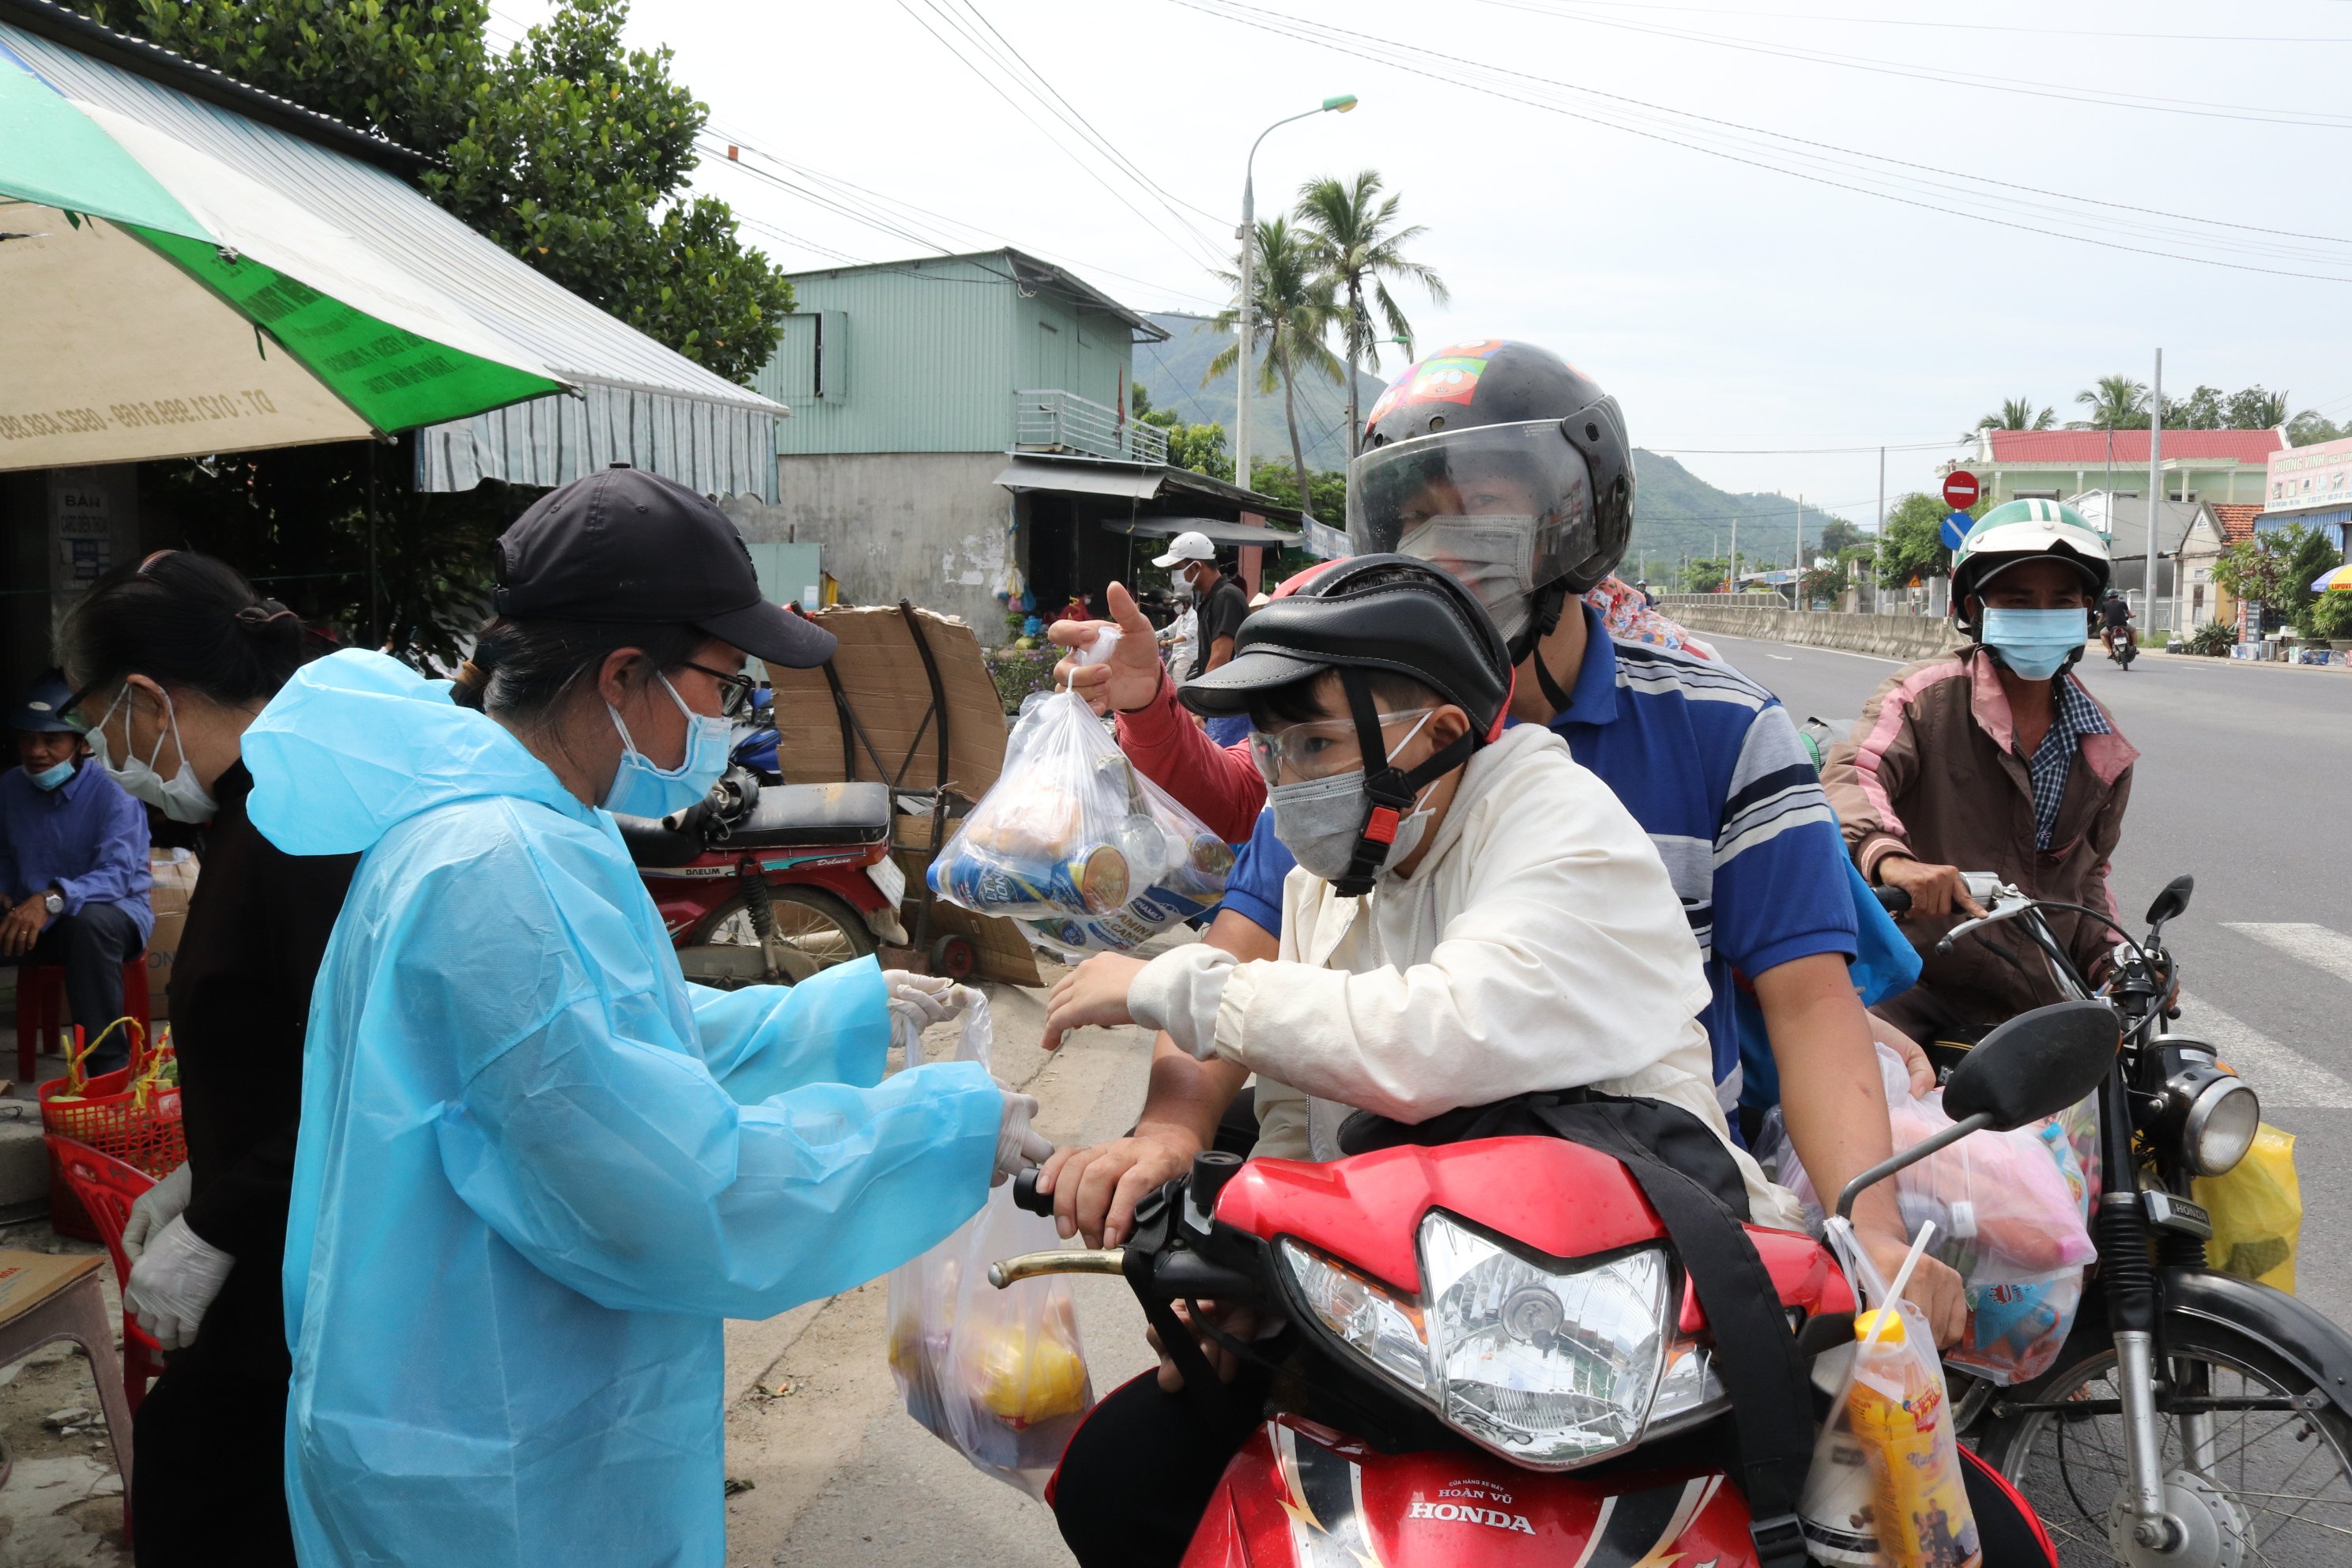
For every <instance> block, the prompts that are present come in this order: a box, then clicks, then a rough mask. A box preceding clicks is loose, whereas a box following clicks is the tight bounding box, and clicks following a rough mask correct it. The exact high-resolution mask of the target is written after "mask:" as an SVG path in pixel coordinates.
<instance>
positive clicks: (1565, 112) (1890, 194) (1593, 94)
mask: <svg viewBox="0 0 2352 1568" xmlns="http://www.w3.org/2000/svg"><path fill="white" fill-rule="evenodd" d="M1171 4H1173V5H1180V6H1182V7H1183V8H1185V9H1187V10H1192V11H1197V12H1200V13H1202V14H1203V15H1206V16H1216V17H1219V18H1220V19H1222V20H1225V21H1230V22H1236V23H1239V24H1240V25H1242V26H1247V27H1252V28H1255V29H1256V30H1258V31H1261V32H1267V33H1272V34H1274V35H1275V36H1276V37H1286V38H1290V39H1292V40H1294V41H1296V42H1302V43H1307V44H1313V45H1318V46H1319V47H1324V48H1327V49H1329V50H1331V51H1332V52H1334V53H1338V54H1344V55H1349V56H1352V57H1354V58H1359V59H1365V60H1370V61H1371V62H1373V63H1374V64H1377V65H1383V66H1387V67H1389V68H1392V69H1397V70H1402V71H1405V72H1407V73H1409V74H1412V75H1416V76H1422V77H1426V78H1429V79H1433V80H1436V81H1443V82H1447V83H1449V84H1451V85H1453V86H1456V87H1463V88H1467V89H1471V90H1473V91H1476V92H1479V93H1481V94H1483V95H1485V96H1486V97H1489V98H1503V99H1507V100H1509V101H1512V102H1515V103H1519V104H1523V105H1526V106H1527V107H1528V108H1531V109H1538V110H1543V111H1545V112H1547V113H1551V114H1558V115H1560V116H1562V117H1564V118H1567V119H1570V120H1579V121H1585V122H1587V123H1589V124H1594V125H1601V126H1605V127H1608V128H1609V129H1611V130H1615V131H1621V132H1625V133H1627V134H1629V135H1633V136H1639V137H1642V138H1643V139H1645V140H1648V141H1654V142H1664V143H1666V144H1668V145H1670V146H1677V147H1682V148H1684V149H1685V150H1687V151H1691V152H1696V153H1705V154H1706V155H1707V156H1710V157H1716V158H1720V159H1723V160H1724V161H1726V162H1728V163H1740V164H1744V165H1746V166H1748V167H1750V168H1758V169H1764V170H1768V171H1769V172H1771V173H1774V174H1783V175H1786V176H1788V177H1790V178H1792V179H1800V180H1804V181H1807V182H1809V183H1811V184H1821V185H1827V186H1830V187H1832V188H1833V189H1837V190H1844V191H1850V192H1852V193H1853V194H1855V195H1867V196H1874V197H1877V198H1878V199H1879V200H1882V201H1889V202H1894V203H1896V204H1898V205H1904V206H1911V207H1918V208H1921V209H1924V210H1926V211H1928V212H1936V213H1942V214H1945V215H1947V216H1954V217H1961V218H1965V219H1967V220H1968V221H1969V222H1970V223H1972V224H1976V225H1979V226H1981V225H1991V226H1996V227H2000V228H2008V229H2013V230H2016V231H2018V232H2021V233H2025V234H2032V235H2039V236H2043V237H2049V238H2053V239H2063V240H2069V241H2073V242H2074V243H2077V244H2084V245H2093V246H2097V247H2100V248H2103V249H2106V250H2112V251H2120V252H2124V253H2127V254H2133V255H2142V256H2154V257H2158V258H2163V259H2166V260H2173V261H2188V262H2193V263H2197V264H2200V265H2203V266H2208V267H2220V268H2229V269H2231V270H2233V271H2240V272H2254V273H2260V274H2263V275H2265V276H2270V277H2285V278H2301V279H2310V280H2313V281H2316V282H2323V283H2345V282H2352V277H2347V275H2345V274H2343V273H2340V272H2309V271H2302V270H2296V269H2294V268H2284V267H2263V266H2257V265H2254V264H2252V263H2248V262H2241V261H2231V260H2228V259H2225V258H2220V257H2212V256H2200V255H2193V254H2187V253H2183V252H2180V251H2177V250H2168V249H2159V248H2158V247H2155V246H2148V245H2132V244H2126V243H2123V242H2121V241H2119V240H2116V239H2107V238H2100V237H2095V236H2092V235H2087V234H2081V233H2075V232H2072V231H2071V230H2070V229H2068V228H2065V227H2055V228H2053V227H2044V226H2037V225H2035V224H2032V223H2026V222H2021V221H2018V220H2015V219H2011V218H2003V217H1998V216H1991V215H1990V214H1988V213H1985V212H1982V211H1969V210H1966V209H1963V208H1960V207H1956V206H1951V205H1946V204H1945V203H1943V202H1940V201H1934V200H1929V199H1926V198H1925V197H1923V196H1921V195H1912V194H1906V193H1905V192H1904V191H1903V190H1901V189H1899V188H1898V189H1884V188H1880V187H1877V186H1874V185H1871V184H1857V183H1855V182H1854V179H1853V178H1849V179H1838V178H1832V177H1831V176H1830V175H1828V174H1821V173H1816V172H1811V171H1809V170H1807V169H1805V168H1802V167H1798V166H1793V165H1792V164H1791V163H1787V162H1778V163H1776V162H1773V161H1771V160H1770V159H1769V158H1768V157H1767V156H1766V155H1764V153H1763V151H1762V150H1761V149H1758V148H1754V147H1749V148H1748V150H1747V151H1745V152H1738V151H1732V150H1729V149H1727V148H1725V147H1721V146H1716V145H1711V144H1709V143H1708V142H1706V141H1703V140H1695V139H1693V138H1695V137H1702V136H1705V135H1707V134H1710V132H1709V131H1708V130H1706V129H1705V128H1707V127H1723V128H1726V129H1728V130H1731V131H1735V132H1745V133H1747V134H1749V135H1755V136H1766V137H1769V138H1772V139H1773V140H1775V141H1778V142H1788V143H1792V144H1795V145H1798V146H1809V147H1820V148H1824V149H1827V150H1829V151H1832V152H1835V153H1840V154H1842V155H1843V156H1845V157H1848V158H1858V159H1864V160H1867V161H1869V162H1871V163H1880V164H1889V165H1895V166H1896V167H1924V166H1923V165H1913V164H1905V163H1903V161H1901V160H1894V159H1886V158H1884V157H1882V156H1880V155H1878V154H1875V153H1863V152H1860V151H1858V150H1855V149H1852V148H1841V147H1835V146H1834V145H1833V144H1831V143H1826V142H1809V141H1807V139H1805V138H1802V137H1796V136H1790V135H1789V134H1788V133H1786V132H1776V131H1767V130H1764V129H1762V128H1760V127H1755V126H1746V125H1740V124H1738V123H1737V122H1735V121H1722V120H1717V119H1714V118H1713V117H1710V116H1706V115H1700V114H1695V113H1692V112H1690V111H1688V110H1676V109H1672V108H1668V107H1667V106H1664V105H1662V104H1654V103H1648V102H1645V101H1644V100H1638V99H1629V98H1626V97H1624V96H1623V95H1622V94H1617V93H1608V92H1602V91H1601V90H1600V89H1593V88H1586V87H1580V86H1578V85H1577V84H1575V83H1572V82H1563V81H1557V80H1554V79H1549V78H1544V77H1537V76H1533V75H1531V74H1529V73H1528V72H1524V71H1513V70H1507V69H1505V68H1500V67H1494V66H1486V65H1484V64H1482V63H1480V62H1478V61H1475V60H1466V59H1463V58H1460V57H1457V56H1450V55H1444V54H1441V53H1439V52H1437V51H1434V50H1430V49H1425V48H1412V49H1406V48H1404V47H1402V46H1394V45H1391V44H1389V43H1388V41H1387V40H1385V39H1380V38H1374V37H1369V36H1367V35H1363V34H1358V33H1353V32H1350V31H1349V30H1348V29H1345V28H1340V27H1336V26H1331V25H1328V24H1324V23H1315V22H1307V21H1303V20H1301V19H1299V18H1297V17H1293V16H1287V15H1285V14H1283V13H1279V12H1270V11H1265V10H1264V9H1262V8H1260V7H1257V6H1253V5H1244V4H1241V3H1240V0H1171ZM1381 51H1386V52H1381ZM1400 52H1402V53H1405V54H1407V55H1409V56H1412V57H1418V58H1423V59H1432V60H1442V61H1445V62H1448V63H1449V64H1451V65H1454V66H1457V67H1462V68H1467V69H1469V70H1471V71H1475V72H1483V73H1485V74H1486V75H1488V76H1494V77H1506V78H1511V79H1517V80H1521V81H1527V82H1532V83H1535V84H1538V85H1539V86H1542V87H1549V88H1556V89H1562V90H1565V91H1569V92H1573V93H1577V94H1580V95H1582V96H1584V97H1587V98H1597V99H1603V100H1612V102H1616V103H1623V104H1628V105H1632V106H1634V107H1635V108H1638V109H1641V110H1649V111H1652V112H1654V113H1655V114H1659V115H1663V116H1666V117H1668V118H1669V119H1670V120H1671V121H1674V122H1676V123H1678V124H1681V125H1683V126H1685V127H1691V126H1696V127H1699V128H1701V129H1697V130H1690V129H1685V132H1684V133H1683V134H1680V135H1675V134H1668V133H1667V132H1663V131H1659V130H1655V129H1650V128H1646V127H1644V126H1643V124H1641V123H1639V121H1638V118H1637V117H1634V116H1631V115H1628V114H1626V112H1625V111H1623V110H1619V111H1618V114H1619V117H1618V118H1611V117H1610V116H1609V115H1608V114H1605V113H1602V112H1599V111H1597V110H1578V109H1572V108H1570V107H1567V106H1565V105H1562V104H1559V103H1554V102H1549V101H1546V100H1543V99H1540V98H1533V97H1528V96H1527V95H1526V94H1525V93H1524V92H1515V91H1511V90H1509V89H1507V88H1505V87H1502V86H1498V85H1496V83H1495V82H1493V81H1480V80H1464V79H1462V78H1461V77H1459V76H1453V75H1448V74H1447V73H1446V72H1445V71H1444V70H1442V69H1436V68H1431V67H1429V66H1426V65H1422V64H1416V63H1414V61H1413V59H1412V58H1397V55H1398V54H1399V53H1400ZM1782 156H1783V157H1784V158H1787V157H1799V158H1801V157H1805V156H1808V154H1803V153H1783V154H1782ZM1815 161H1816V162H1827V161H1825V160H1819V159H1816V160H1815ZM1828 166H1829V167H1831V168H1833V169H1838V170H1840V171H1841V172H1843V173H1846V174H1850V175H1853V176H1854V177H1855V178H1864V179H1867V178H1877V179H1900V178H1907V177H1908V176H1902V175H1889V174H1874V173H1873V171H1871V170H1869V169H1867V168H1858V167H1854V166H1852V165H1849V164H1840V163H1833V162H1830V163H1828ZM1953 177H1955V178H1959V179H1964V180H1971V181H1976V182H1977V183H1978V184H1984V185H1990V186H1994V187H1997V188H2001V189H2025V188H2029V187H2020V186H2015V185H2012V184H2010V183H2008V182H2003V181H1994V180H1987V179H1983V178H1982V177H1980V176H1977V175H1969V174H1954V176H1953ZM1918 183H1919V182H1916V181H1915V184H1918ZM1977 194H1979V195H1981V193H1977ZM2068 199H2070V200H2083V201H2088V202H2091V205H2105V206H2116V205H2120V204H2113V203H2104V202H2096V201H2095V200H2093V199H2092V198H2074V197H2070V198H2068ZM2021 205H2029V206H2030V205H2034V204H2030V203H2029V204H2021ZM2072 221H2073V222H2074V225H2075V226H2099V227H2106V228H2109V229H2116V228H2118V227H2122V226H2120V225H2118V224H2116V223H2115V222H2112V221H2108V222H2102V220H2099V219H2096V218H2093V217H2086V216H2082V215H2074V216H2073V220H2072ZM2125 232H2136V231H2135V230H2132V229H2129V228H2126V229H2125ZM2321 238H2326V239H2329V240H2330V241H2331V242H2333V243H2338V244H2342V243H2352V242H2347V241H2343V240H2340V239H2336V237H2332V236H2327V237H2321ZM2193 242H2194V243H2198V244H2202V245H2207V246H2210V247H2215V248H2220V249H2237V250H2244V249H2246V248H2247V247H2242V246H2238V245H2233V244H2231V243H2230V242H2228V241H2225V240H2221V239H2217V238H2212V237H2195V238H2194V240H2193ZM2255 254H2262V255H2265V256H2278V255H2279V253H2278V252H2275V251H2262V252H2256V253H2255ZM2283 258H2284V259H2303V258H2298V257H2294V256H2293V255H2291V254H2289V255H2286V256H2284V257H2283ZM2313 259H2319V258H2313ZM2333 259H2334V258H2326V260H2327V261H2331V262H2332V261H2333Z"/></svg>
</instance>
